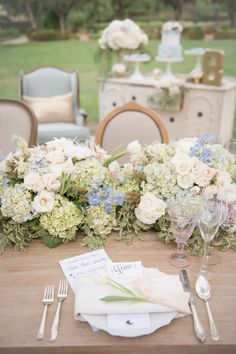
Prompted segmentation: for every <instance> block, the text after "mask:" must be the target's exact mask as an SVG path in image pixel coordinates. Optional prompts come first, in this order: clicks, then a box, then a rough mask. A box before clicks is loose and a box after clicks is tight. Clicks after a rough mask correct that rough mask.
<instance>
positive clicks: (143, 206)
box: [135, 192, 166, 225]
mask: <svg viewBox="0 0 236 354" xmlns="http://www.w3.org/2000/svg"><path fill="white" fill-rule="evenodd" d="M165 210H166V203H165V202H163V200H161V199H159V198H157V197H156V196H155V195H154V194H152V193H151V192H146V193H145V194H144V195H143V196H142V197H141V200H140V203H139V205H138V207H137V208H136V209H135V215H136V217H137V219H139V220H140V221H141V222H143V223H144V224H148V225H150V224H153V223H154V222H155V221H156V220H157V219H159V218H160V217H161V216H162V215H164V214H165Z"/></svg>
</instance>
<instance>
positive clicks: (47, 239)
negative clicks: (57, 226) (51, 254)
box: [42, 231, 62, 248]
mask: <svg viewBox="0 0 236 354" xmlns="http://www.w3.org/2000/svg"><path fill="white" fill-rule="evenodd" d="M42 241H43V243H44V244H45V245H46V246H48V247H49V248H54V247H56V246H57V245H59V244H60V243H62V239H61V238H59V237H52V236H51V235H50V234H49V233H48V232H46V231H45V234H44V235H43V237H42Z"/></svg>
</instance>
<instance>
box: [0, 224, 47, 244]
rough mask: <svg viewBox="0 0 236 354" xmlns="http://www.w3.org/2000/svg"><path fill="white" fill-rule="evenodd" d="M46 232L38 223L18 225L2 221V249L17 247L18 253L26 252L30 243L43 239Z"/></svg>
mask: <svg viewBox="0 0 236 354" xmlns="http://www.w3.org/2000/svg"><path fill="white" fill-rule="evenodd" d="M43 235H44V230H43V229H42V228H41V227H40V225H39V224H38V223H37V222H33V221H32V222H25V223H23V224H19V223H16V222H15V221H13V220H8V219H2V220H0V248H2V250H4V248H5V247H6V246H7V245H11V244H13V245H15V249H16V250H17V251H24V250H25V248H26V246H27V245H28V243H29V242H30V241H32V240H33V239H37V238H42V237H43Z"/></svg>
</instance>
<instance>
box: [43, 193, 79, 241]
mask: <svg viewBox="0 0 236 354" xmlns="http://www.w3.org/2000/svg"><path fill="white" fill-rule="evenodd" d="M83 218H84V215H83V213H82V211H81V210H80V209H79V208H78V207H77V206H76V205H75V204H74V203H73V202H70V201H69V200H67V199H66V198H64V197H62V196H56V198H55V203H54V207H53V209H52V211H51V212H50V213H45V214H42V215H41V217H40V224H41V225H42V227H43V228H44V229H45V230H47V231H48V232H49V234H50V235H52V236H55V237H60V238H63V241H65V242H66V241H69V240H71V239H73V238H74V237H75V234H76V231H77V229H78V226H79V225H80V224H81V223H82V221H83Z"/></svg>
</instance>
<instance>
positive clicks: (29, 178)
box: [24, 173, 44, 192]
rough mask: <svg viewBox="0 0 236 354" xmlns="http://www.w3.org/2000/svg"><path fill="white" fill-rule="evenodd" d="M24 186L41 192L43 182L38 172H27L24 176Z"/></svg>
mask: <svg viewBox="0 0 236 354" xmlns="http://www.w3.org/2000/svg"><path fill="white" fill-rule="evenodd" d="M24 186H25V188H26V189H29V190H32V191H33V192H41V191H43V190H44V183H43V181H42V178H41V176H40V175H39V174H38V173H29V174H28V175H26V176H25V178H24Z"/></svg>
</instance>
